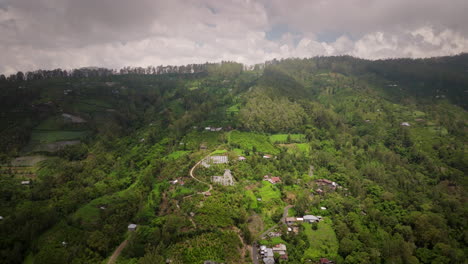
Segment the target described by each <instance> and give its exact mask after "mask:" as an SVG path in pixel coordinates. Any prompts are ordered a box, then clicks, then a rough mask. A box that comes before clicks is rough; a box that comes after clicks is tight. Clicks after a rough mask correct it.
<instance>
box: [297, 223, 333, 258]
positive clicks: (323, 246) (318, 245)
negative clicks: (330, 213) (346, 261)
mask: <svg viewBox="0 0 468 264" xmlns="http://www.w3.org/2000/svg"><path fill="white" fill-rule="evenodd" d="M302 226H303V227H304V233H305V235H306V236H307V239H308V240H309V244H310V246H309V248H308V249H307V250H306V251H305V252H304V258H303V260H305V259H312V260H319V259H320V258H329V259H335V258H336V256H337V255H338V239H337V238H336V234H335V231H334V230H333V228H332V222H331V220H330V219H328V218H324V219H323V220H322V221H320V222H319V223H318V228H317V230H313V229H312V225H311V224H309V223H303V224H302Z"/></svg>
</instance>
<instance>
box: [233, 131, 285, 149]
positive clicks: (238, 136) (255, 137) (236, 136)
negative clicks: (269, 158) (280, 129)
mask: <svg viewBox="0 0 468 264" xmlns="http://www.w3.org/2000/svg"><path fill="white" fill-rule="evenodd" d="M229 143H230V144H231V145H234V146H236V147H239V148H240V149H242V150H244V151H245V150H247V151H252V150H253V149H254V147H255V149H256V151H257V152H262V153H265V154H278V153H279V150H278V149H277V148H275V147H274V146H273V145H272V144H271V143H270V141H269V140H268V137H267V136H265V135H261V134H256V133H251V132H240V131H232V132H231V133H230V134H229Z"/></svg>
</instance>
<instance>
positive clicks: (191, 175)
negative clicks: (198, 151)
mask: <svg viewBox="0 0 468 264" xmlns="http://www.w3.org/2000/svg"><path fill="white" fill-rule="evenodd" d="M207 157H208V156H206V157H204V158H203V159H201V160H200V161H199V162H197V163H196V164H195V165H194V166H193V167H192V168H191V169H190V173H189V174H190V177H192V178H193V179H194V180H196V181H198V182H200V183H203V184H205V185H208V186H210V188H209V189H208V190H207V191H205V193H206V192H209V191H211V190H213V185H211V184H209V183H207V182H204V181H201V180H199V179H197V178H195V176H193V171H195V168H196V167H197V166H198V165H200V163H202V161H203V160H204V159H206V158H207ZM201 194H203V192H202V193H201Z"/></svg>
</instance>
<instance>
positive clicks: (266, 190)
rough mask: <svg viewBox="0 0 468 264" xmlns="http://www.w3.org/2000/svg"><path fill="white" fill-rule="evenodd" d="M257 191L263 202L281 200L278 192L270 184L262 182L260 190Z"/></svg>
mask: <svg viewBox="0 0 468 264" xmlns="http://www.w3.org/2000/svg"><path fill="white" fill-rule="evenodd" d="M258 191H259V194H260V197H261V198H262V201H263V202H269V201H271V200H275V199H277V200H281V192H280V190H279V189H278V188H276V186H274V185H273V184H271V183H270V182H267V181H262V188H260V189H259V190H258Z"/></svg>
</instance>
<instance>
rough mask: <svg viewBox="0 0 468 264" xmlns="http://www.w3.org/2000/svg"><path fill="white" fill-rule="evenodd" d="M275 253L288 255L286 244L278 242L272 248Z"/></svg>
mask: <svg viewBox="0 0 468 264" xmlns="http://www.w3.org/2000/svg"><path fill="white" fill-rule="evenodd" d="M272 250H273V253H278V254H279V255H280V256H282V255H286V245H285V244H278V245H275V246H273V248H272Z"/></svg>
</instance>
